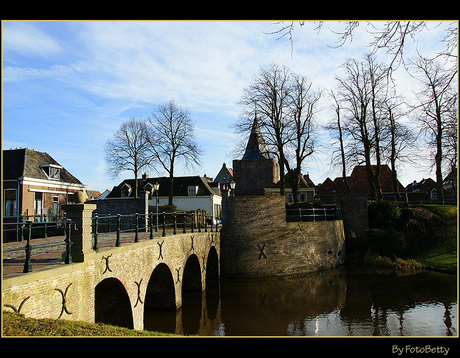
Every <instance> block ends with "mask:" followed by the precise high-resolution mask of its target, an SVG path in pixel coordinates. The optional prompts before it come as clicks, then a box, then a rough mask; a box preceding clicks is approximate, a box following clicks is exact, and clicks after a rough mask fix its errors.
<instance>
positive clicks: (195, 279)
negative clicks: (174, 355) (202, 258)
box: [182, 255, 202, 334]
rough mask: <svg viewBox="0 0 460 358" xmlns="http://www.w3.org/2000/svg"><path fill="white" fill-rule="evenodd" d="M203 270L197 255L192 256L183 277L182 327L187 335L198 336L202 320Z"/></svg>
mask: <svg viewBox="0 0 460 358" xmlns="http://www.w3.org/2000/svg"><path fill="white" fill-rule="evenodd" d="M201 299H202V297H201V268H200V262H199V260H198V257H197V256H196V255H190V257H189V258H188V259H187V262H186V264H185V267H184V275H183V277H182V327H183V330H184V333H185V334H197V333H198V330H199V328H200V319H201Z"/></svg>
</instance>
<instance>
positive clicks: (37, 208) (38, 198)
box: [34, 192, 43, 221]
mask: <svg viewBox="0 0 460 358" xmlns="http://www.w3.org/2000/svg"><path fill="white" fill-rule="evenodd" d="M34 215H37V216H40V217H41V216H42V215H43V193H38V192H37V193H35V200H34ZM38 219H39V218H37V217H35V220H34V221H40V220H38Z"/></svg>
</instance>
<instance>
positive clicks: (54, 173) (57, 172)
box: [40, 164, 62, 180]
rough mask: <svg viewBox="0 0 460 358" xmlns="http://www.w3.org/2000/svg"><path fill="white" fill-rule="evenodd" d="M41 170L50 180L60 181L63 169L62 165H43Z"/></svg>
mask: <svg viewBox="0 0 460 358" xmlns="http://www.w3.org/2000/svg"><path fill="white" fill-rule="evenodd" d="M40 168H42V170H43V171H44V172H45V174H46V176H47V177H48V179H53V180H59V179H60V178H61V169H62V167H61V166H60V165H55V164H48V165H41V166H40Z"/></svg>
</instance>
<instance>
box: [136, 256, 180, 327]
mask: <svg viewBox="0 0 460 358" xmlns="http://www.w3.org/2000/svg"><path fill="white" fill-rule="evenodd" d="M175 328H176V297H175V290H174V279H173V276H172V274H171V270H170V269H169V267H168V266H167V265H166V264H164V263H161V264H159V265H158V266H157V267H155V269H154V270H153V272H152V275H151V276H150V280H149V283H148V285H147V291H146V294H145V300H144V329H146V330H151V331H161V332H170V333H174V332H175Z"/></svg>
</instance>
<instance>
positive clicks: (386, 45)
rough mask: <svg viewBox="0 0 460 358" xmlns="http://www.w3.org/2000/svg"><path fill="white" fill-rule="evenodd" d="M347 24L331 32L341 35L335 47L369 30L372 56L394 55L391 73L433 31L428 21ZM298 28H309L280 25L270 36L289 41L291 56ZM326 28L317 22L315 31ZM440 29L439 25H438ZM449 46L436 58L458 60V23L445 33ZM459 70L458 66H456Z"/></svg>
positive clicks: (302, 23) (281, 22)
mask: <svg viewBox="0 0 460 358" xmlns="http://www.w3.org/2000/svg"><path fill="white" fill-rule="evenodd" d="M340 22H342V23H344V24H345V27H344V29H343V30H336V31H334V30H330V31H332V32H333V33H335V34H336V35H337V41H336V44H335V45H334V46H333V47H341V46H344V45H345V44H346V43H347V42H351V41H352V40H353V33H354V32H355V31H356V29H357V28H358V27H359V26H361V25H364V26H365V28H366V30H367V31H368V32H369V33H370V34H372V35H373V36H374V38H373V39H372V40H371V42H370V43H369V46H370V47H371V48H372V54H376V53H377V52H378V51H379V50H384V51H385V52H386V53H388V54H390V55H392V60H391V62H390V64H389V66H388V68H389V70H390V72H389V73H391V71H392V70H394V69H395V68H397V67H398V66H399V64H401V63H403V64H405V56H404V49H405V46H406V45H407V43H408V40H413V41H415V40H416V39H417V36H418V34H420V33H422V32H423V31H425V30H429V27H428V23H427V21H384V22H378V23H375V22H370V21H340ZM296 24H297V25H299V26H300V27H303V26H304V25H305V21H291V22H288V23H286V22H284V21H279V22H276V23H275V25H277V26H278V27H279V28H278V29H277V30H275V31H273V32H270V33H269V34H272V35H273V34H275V35H278V36H279V37H278V38H279V39H280V38H285V37H287V38H289V41H290V43H291V54H292V52H293V46H294V31H295V29H296ZM323 26H324V22H323V21H318V22H315V28H314V30H315V31H317V32H320V31H321V30H322V28H323ZM435 26H437V24H436V25H435ZM442 41H443V42H444V43H445V48H444V50H442V51H441V52H440V53H438V54H436V57H440V56H442V57H445V58H453V59H454V60H456V59H457V23H456V22H450V23H449V26H448V27H447V28H446V29H445V36H444V39H443V40H442ZM454 66H455V67H456V63H455V64H454Z"/></svg>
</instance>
